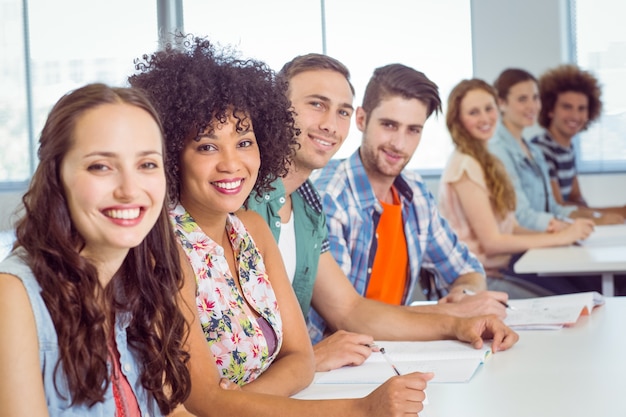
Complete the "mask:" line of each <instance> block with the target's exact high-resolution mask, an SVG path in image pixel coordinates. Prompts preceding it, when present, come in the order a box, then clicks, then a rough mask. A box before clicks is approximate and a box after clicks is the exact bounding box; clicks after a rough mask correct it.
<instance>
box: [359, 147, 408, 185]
mask: <svg viewBox="0 0 626 417" xmlns="http://www.w3.org/2000/svg"><path fill="white" fill-rule="evenodd" d="M394 153H397V154H399V155H402V154H401V153H399V152H395V151H394ZM402 156H403V158H402V159H401V160H398V161H397V162H395V163H390V162H389V161H388V159H387V156H386V154H385V151H384V149H383V148H382V147H377V148H373V147H370V146H368V145H362V146H361V160H362V161H363V166H364V167H365V168H366V170H367V171H368V173H371V174H375V175H377V176H380V177H389V178H395V177H397V176H399V175H400V174H401V173H402V171H403V170H404V168H405V167H406V165H407V164H408V163H409V158H406V156H404V155H402Z"/></svg>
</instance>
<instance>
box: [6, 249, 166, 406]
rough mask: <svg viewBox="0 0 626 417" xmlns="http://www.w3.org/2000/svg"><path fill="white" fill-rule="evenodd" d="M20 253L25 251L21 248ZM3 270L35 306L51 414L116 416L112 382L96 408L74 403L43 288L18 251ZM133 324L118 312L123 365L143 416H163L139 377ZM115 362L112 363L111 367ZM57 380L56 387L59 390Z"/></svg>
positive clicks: (118, 347)
mask: <svg viewBox="0 0 626 417" xmlns="http://www.w3.org/2000/svg"><path fill="white" fill-rule="evenodd" d="M18 251H19V253H20V254H24V253H25V251H24V250H23V249H22V250H20V249H18ZM0 273H5V274H10V275H14V276H16V277H17V278H19V279H20V280H21V281H22V283H23V284H24V287H25V288H26V292H27V294H28V298H29V300H30V304H31V308H32V309H33V314H34V316H35V322H36V325H37V338H38V341H39V361H40V364H41V376H42V380H43V385H44V391H45V395H46V404H47V406H48V412H49V414H50V416H54V417H111V416H115V400H114V398H113V386H112V384H109V387H108V390H107V391H106V392H105V394H104V401H103V402H99V403H96V404H95V405H93V406H92V407H88V406H87V405H84V404H80V405H71V402H72V399H71V396H70V392H69V390H68V387H67V382H66V379H65V374H64V372H63V367H62V366H60V367H59V368H58V369H57V372H55V366H56V364H57V361H58V359H59V342H58V339H57V334H56V330H55V328H54V323H53V322H52V317H50V313H49V312H48V308H47V307H46V304H45V302H44V301H43V298H42V296H41V287H40V286H39V283H38V282H37V280H36V279H35V276H34V275H33V273H32V271H31V270H30V268H29V267H28V265H26V263H24V261H23V260H22V259H21V258H20V257H19V256H18V255H17V254H16V252H14V253H12V254H11V255H9V257H8V258H7V259H5V260H4V261H2V262H1V263H0ZM129 323H130V315H129V314H121V315H120V314H118V315H117V317H116V318H115V341H116V344H117V350H118V352H119V354H120V367H121V369H122V373H123V374H124V375H125V376H126V378H127V379H128V383H129V384H130V386H131V387H132V388H133V391H134V392H135V396H136V397H137V403H138V404H139V409H140V410H141V415H142V416H143V417H150V416H162V414H161V412H160V410H159V407H158V405H157V403H156V401H155V400H154V398H153V397H152V396H151V395H149V394H148V393H147V392H146V390H145V389H144V388H143V386H142V385H141V381H140V380H139V373H140V367H139V366H140V364H139V363H138V361H137V358H136V356H135V355H134V354H133V353H132V352H131V350H130V347H129V346H128V343H127V340H126V328H127V327H128V324H129ZM110 367H111V365H109V368H110ZM55 382H56V388H58V392H57V389H55Z"/></svg>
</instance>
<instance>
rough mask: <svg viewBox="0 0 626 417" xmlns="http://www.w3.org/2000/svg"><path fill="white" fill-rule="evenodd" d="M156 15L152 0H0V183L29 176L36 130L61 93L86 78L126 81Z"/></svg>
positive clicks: (152, 33)
mask: <svg viewBox="0 0 626 417" xmlns="http://www.w3.org/2000/svg"><path fill="white" fill-rule="evenodd" d="M24 5H26V6H27V13H26V12H25V9H24V7H23V6H24ZM25 17H26V18H25ZM156 19H157V14H156V2H155V1H154V0H133V1H132V2H128V1H126V0H93V1H87V2H86V1H83V0H55V1H53V2H52V1H49V0H26V1H24V0H0V31H2V36H1V37H0V47H1V48H2V54H0V71H1V73H2V74H3V76H2V77H0V90H2V94H1V95H0V149H2V152H0V183H3V184H4V185H6V184H7V183H14V184H17V183H22V184H24V183H25V182H26V181H27V180H28V179H29V177H30V175H31V170H32V167H31V165H34V164H35V163H36V161H33V163H32V164H31V162H30V160H31V158H33V159H35V149H34V148H36V142H37V139H38V136H39V133H40V132H41V129H42V127H43V124H44V122H45V119H46V117H47V115H48V112H49V111H50V108H51V107H52V105H53V104H54V103H55V102H56V101H57V100H58V99H59V98H60V97H61V96H62V95H63V94H65V93H67V92H68V91H70V90H72V89H75V88H78V87H80V86H82V85H84V84H86V83H89V82H103V83H106V84H109V85H116V86H124V85H126V84H127V83H126V79H127V77H128V76H129V75H130V74H132V73H133V71H134V64H133V60H134V59H135V58H137V57H140V56H141V55H142V54H144V53H150V52H153V51H154V50H156V49H157V47H158V30H157V21H156ZM25 22H26V23H25ZM25 29H26V30H25ZM16 34H18V35H19V34H23V35H24V36H16ZM25 39H28V43H27V44H26V43H25V42H24V40H25ZM25 45H28V46H29V50H28V51H27V50H26V48H25ZM27 54H29V55H30V60H27V59H26V58H25V57H26V55H27ZM26 62H28V63H29V65H28V67H27V65H26ZM28 73H29V74H30V77H29V78H28V79H27V74H28ZM27 81H28V84H27ZM29 92H30V94H29ZM5 188H6V187H5Z"/></svg>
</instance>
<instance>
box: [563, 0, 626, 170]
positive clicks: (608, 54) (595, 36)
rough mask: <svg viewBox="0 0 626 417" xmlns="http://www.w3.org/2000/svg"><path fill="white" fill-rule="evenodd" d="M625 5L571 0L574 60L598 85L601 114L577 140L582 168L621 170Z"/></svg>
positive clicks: (624, 152)
mask: <svg viewBox="0 0 626 417" xmlns="http://www.w3.org/2000/svg"><path fill="white" fill-rule="evenodd" d="M624 13H626V3H623V2H616V1H615V0H572V21H573V23H574V24H573V25H572V28H573V32H574V33H573V42H574V44H575V51H576V56H575V58H576V62H577V63H578V65H580V66H581V67H582V68H584V69H586V70H589V71H591V72H592V73H593V74H594V75H595V76H596V77H598V79H599V80H600V82H601V84H602V101H603V111H602V116H601V117H600V119H599V120H598V121H596V122H595V123H594V124H593V125H592V126H591V127H590V128H589V130H588V131H586V132H583V133H582V134H581V135H580V137H579V138H578V146H577V152H578V158H579V165H580V169H581V170H582V171H588V172H589V171H596V172H597V171H615V170H622V171H623V170H624V169H625V168H626V95H624V93H623V92H624V90H625V89H626V31H624V28H623V19H622V16H623V15H624Z"/></svg>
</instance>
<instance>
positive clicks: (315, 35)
mask: <svg viewBox="0 0 626 417" xmlns="http://www.w3.org/2000/svg"><path fill="white" fill-rule="evenodd" d="M208 3H209V2H196V1H193V2H192V1H187V2H185V4H184V7H183V10H184V27H185V31H186V32H188V33H193V34H194V35H199V36H208V37H209V39H210V40H212V41H215V42H217V43H220V44H230V45H233V46H235V47H236V48H237V49H238V50H240V51H241V52H242V54H243V55H244V56H250V57H254V58H257V59H261V60H263V61H265V62H267V63H268V64H269V65H270V66H271V67H272V68H274V69H275V70H279V69H280V68H281V67H282V65H283V64H284V63H285V62H287V61H288V60H290V59H292V58H293V57H294V56H296V55H300V54H304V53H308V52H319V53H327V54H328V55H330V56H332V57H334V58H337V59H339V60H340V61H341V62H343V63H344V64H346V66H347V67H348V68H349V69H350V72H351V75H352V82H353V84H354V87H355V89H356V98H355V105H359V104H360V102H361V99H362V94H363V91H364V90H365V86H366V84H367V81H368V80H369V78H370V76H371V74H372V72H373V71H374V69H375V68H376V67H379V66H381V65H385V64H388V63H392V62H400V63H403V64H406V65H409V66H411V67H414V68H416V69H418V70H420V71H422V72H424V73H425V74H426V75H427V76H428V77H429V78H431V79H432V80H433V81H434V82H435V83H437V85H438V86H439V92H440V95H441V98H442V101H444V103H445V100H446V99H447V97H448V93H449V92H450V90H451V89H452V87H454V85H455V84H456V83H457V82H459V81H460V80H461V79H462V78H467V77H471V75H472V45H471V19H470V1H469V0H438V1H427V0H415V1H412V2H407V1H405V0H386V1H385V2H384V6H382V5H381V4H380V3H378V4H377V3H375V2H364V1H356V0H354V1H346V0H325V1H324V0H322V1H320V0H306V1H298V2H285V1H281V0H270V1H263V2H260V1H258V0H241V1H239V2H237V3H232V4H230V3H220V4H219V16H220V18H219V19H218V18H212V19H211V18H210V16H212V15H213V14H215V9H216V7H217V6H216V5H215V4H208ZM268 10H271V11H272V12H271V13H268V12H267V11H268ZM229 16H232V18H233V19H229ZM258 16H263V19H262V20H259V19H258ZM259 22H262V25H259ZM324 47H325V49H324ZM360 141H361V136H360V132H359V131H358V130H357V128H356V125H355V124H354V119H353V124H352V127H351V129H350V135H349V136H348V138H347V139H346V142H345V143H344V145H343V146H342V148H341V149H340V150H339V152H338V153H337V155H336V157H339V158H343V157H346V156H349V155H350V154H352V152H354V150H355V149H356V148H357V147H358V146H359V143H360ZM451 152H452V141H451V140H450V137H449V135H448V132H447V129H446V127H445V117H444V116H443V115H441V116H439V117H438V118H435V117H434V116H433V117H431V119H429V120H428V122H427V123H426V126H425V128H424V134H423V135H422V142H421V144H420V146H419V148H418V150H417V152H416V153H415V157H414V158H413V159H412V160H411V162H410V163H409V167H411V168H419V170H420V171H421V172H424V173H426V172H428V171H430V170H437V171H438V170H441V169H443V167H444V165H445V163H446V161H447V158H448V156H449V155H450V153H451Z"/></svg>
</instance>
